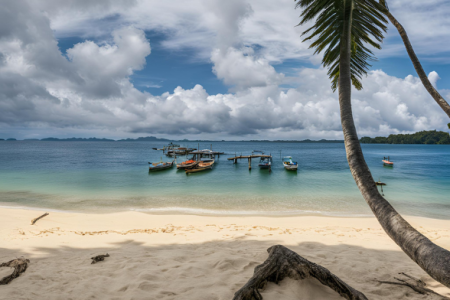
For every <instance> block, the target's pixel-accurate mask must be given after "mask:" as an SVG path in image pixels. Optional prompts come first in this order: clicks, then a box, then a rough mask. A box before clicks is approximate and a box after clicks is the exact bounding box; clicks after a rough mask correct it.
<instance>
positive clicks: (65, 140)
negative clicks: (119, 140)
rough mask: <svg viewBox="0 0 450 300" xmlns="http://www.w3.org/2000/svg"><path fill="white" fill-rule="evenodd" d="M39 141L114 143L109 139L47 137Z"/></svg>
mask: <svg viewBox="0 0 450 300" xmlns="http://www.w3.org/2000/svg"><path fill="white" fill-rule="evenodd" d="M41 141H44V142H114V140H110V139H98V138H75V137H73V138H64V139H59V138H53V137H49V138H45V139H41Z"/></svg>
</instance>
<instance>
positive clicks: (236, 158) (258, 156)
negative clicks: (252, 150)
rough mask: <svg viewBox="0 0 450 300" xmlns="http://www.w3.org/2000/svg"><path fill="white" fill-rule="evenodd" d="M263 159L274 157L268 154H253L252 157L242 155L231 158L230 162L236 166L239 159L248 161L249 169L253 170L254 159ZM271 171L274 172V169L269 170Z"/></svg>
mask: <svg viewBox="0 0 450 300" xmlns="http://www.w3.org/2000/svg"><path fill="white" fill-rule="evenodd" d="M261 157H272V155H266V154H252V155H240V156H235V157H230V158H228V160H232V161H233V163H234V164H237V160H238V159H248V169H249V170H251V169H252V158H261ZM269 171H272V167H270V168H269Z"/></svg>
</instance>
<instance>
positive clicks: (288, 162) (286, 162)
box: [283, 156, 298, 171]
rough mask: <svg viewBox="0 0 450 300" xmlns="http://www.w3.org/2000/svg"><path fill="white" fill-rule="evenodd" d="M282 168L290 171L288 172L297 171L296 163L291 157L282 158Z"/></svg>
mask: <svg viewBox="0 0 450 300" xmlns="http://www.w3.org/2000/svg"><path fill="white" fill-rule="evenodd" d="M283 166H284V168H285V169H286V170H290V171H297V169H298V163H297V162H294V161H292V157H291V156H285V157H283Z"/></svg>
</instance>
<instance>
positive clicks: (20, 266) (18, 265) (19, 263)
mask: <svg viewBox="0 0 450 300" xmlns="http://www.w3.org/2000/svg"><path fill="white" fill-rule="evenodd" d="M29 263H30V261H29V260H28V259H25V258H17V259H13V260H11V261H8V262H7V263H2V264H0V267H10V268H14V271H13V272H12V274H11V275H9V276H6V277H3V278H2V280H0V285H5V284H8V283H10V282H11V281H12V280H13V279H14V278H17V277H19V276H20V274H22V273H23V272H25V270H26V269H27V267H28V264H29Z"/></svg>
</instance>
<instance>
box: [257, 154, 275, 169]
mask: <svg viewBox="0 0 450 300" xmlns="http://www.w3.org/2000/svg"><path fill="white" fill-rule="evenodd" d="M258 166H259V168H261V169H270V168H271V167H272V156H263V157H261V159H260V160H259V163H258Z"/></svg>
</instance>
